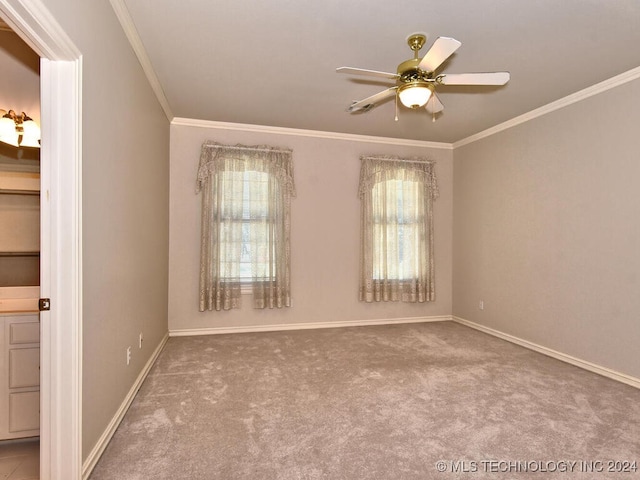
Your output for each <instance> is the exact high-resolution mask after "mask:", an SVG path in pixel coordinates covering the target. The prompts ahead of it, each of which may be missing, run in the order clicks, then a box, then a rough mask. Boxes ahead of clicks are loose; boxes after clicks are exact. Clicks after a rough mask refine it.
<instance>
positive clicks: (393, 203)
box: [359, 157, 438, 302]
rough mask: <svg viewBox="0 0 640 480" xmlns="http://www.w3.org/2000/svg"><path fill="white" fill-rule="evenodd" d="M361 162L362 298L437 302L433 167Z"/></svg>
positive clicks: (414, 161) (421, 162)
mask: <svg viewBox="0 0 640 480" xmlns="http://www.w3.org/2000/svg"><path fill="white" fill-rule="evenodd" d="M360 160H361V168H360V188H359V196H360V200H361V247H360V250H361V252H360V292H359V298H360V300H361V301H365V302H379V301H403V302H429V301H433V300H434V299H435V282H434V262H433V208H432V204H433V200H435V199H436V198H437V197H438V187H437V181H436V175H435V169H434V166H435V164H434V163H433V162H430V161H428V160H426V159H419V158H411V159H403V158H398V157H361V159H360Z"/></svg>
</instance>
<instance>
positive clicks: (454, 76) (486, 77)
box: [436, 72, 511, 85]
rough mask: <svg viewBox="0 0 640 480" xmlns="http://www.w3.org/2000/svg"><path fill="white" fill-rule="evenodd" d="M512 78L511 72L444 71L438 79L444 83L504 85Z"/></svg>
mask: <svg viewBox="0 0 640 480" xmlns="http://www.w3.org/2000/svg"><path fill="white" fill-rule="evenodd" d="M510 78H511V75H510V74H509V72H491V73H446V74H444V73H443V74H442V75H438V76H437V77H436V80H437V81H438V83H440V84H442V85H504V84H505V83H507V82H508V81H509V79H510Z"/></svg>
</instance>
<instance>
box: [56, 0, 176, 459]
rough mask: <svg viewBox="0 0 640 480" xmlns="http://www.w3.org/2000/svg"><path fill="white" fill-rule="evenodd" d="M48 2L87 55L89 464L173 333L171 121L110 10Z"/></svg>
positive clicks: (97, 4)
mask: <svg viewBox="0 0 640 480" xmlns="http://www.w3.org/2000/svg"><path fill="white" fill-rule="evenodd" d="M44 3H45V5H46V7H47V8H48V9H49V10H50V11H51V12H52V13H53V15H54V16H55V18H56V20H57V21H58V22H59V23H60V25H61V26H62V28H63V29H64V30H65V32H66V33H67V34H68V35H69V36H70V38H71V40H72V41H73V42H74V43H75V45H76V46H77V48H78V49H79V50H80V51H81V52H82V55H83V59H82V65H83V70H82V88H83V91H82V147H83V150H82V190H83V191H82V209H83V216H82V241H83V258H82V260H83V272H82V275H83V279H82V289H83V298H82V302H83V312H82V318H83V326H82V328H83V380H82V381H83V404H82V410H83V411H82V422H83V425H82V437H83V456H84V458H86V457H87V455H88V454H89V453H90V452H91V449H92V448H93V447H94V446H95V445H96V442H97V441H98V439H99V437H100V435H102V433H103V432H104V431H105V429H106V428H107V426H108V423H109V422H110V421H111V420H112V418H113V417H114V415H115V413H116V411H117V409H118V408H119V407H120V405H121V403H122V401H123V400H124V399H125V397H126V394H127V393H128V391H129V390H130V388H131V387H132V385H133V384H134V382H135V380H136V378H137V377H138V375H139V373H140V371H141V370H142V368H143V366H144V365H145V363H146V362H147V361H148V360H149V358H150V356H151V354H152V352H153V351H154V349H155V348H156V347H157V346H158V345H159V343H160V341H161V339H162V338H163V336H164V335H165V334H166V332H167V284H168V266H167V258H168V229H169V224H168V221H169V217H168V211H169V206H168V201H169V122H168V120H167V118H166V116H165V115H164V113H163V111H162V109H161V107H160V105H159V104H158V101H157V99H156V97H155V95H154V93H153V91H152V90H151V88H150V86H149V83H148V81H147V79H146V77H145V75H144V73H143V71H142V68H141V67H140V65H139V63H138V61H137V59H136V57H135V55H134V53H133V51H132V50H131V47H130V45H129V43H128V41H127V39H126V37H125V35H124V33H123V31H122V28H121V27H120V24H119V23H118V21H117V19H116V16H115V14H114V12H113V10H112V8H111V5H110V4H109V2H108V1H106V0H99V1H90V2H86V1H81V0H45V2H44ZM139 332H143V333H144V338H145V341H144V343H143V348H142V349H141V350H140V349H138V346H137V345H138V333H139ZM128 346H131V347H132V354H133V355H132V361H131V364H130V365H129V366H127V365H126V349H127V347H128Z"/></svg>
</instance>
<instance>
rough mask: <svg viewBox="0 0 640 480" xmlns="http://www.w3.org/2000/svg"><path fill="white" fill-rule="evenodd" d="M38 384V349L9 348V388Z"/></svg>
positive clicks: (35, 385)
mask: <svg viewBox="0 0 640 480" xmlns="http://www.w3.org/2000/svg"><path fill="white" fill-rule="evenodd" d="M38 385H40V349H39V348H12V349H11V350H9V388H21V387H37V386H38Z"/></svg>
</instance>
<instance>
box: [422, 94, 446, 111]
mask: <svg viewBox="0 0 640 480" xmlns="http://www.w3.org/2000/svg"><path fill="white" fill-rule="evenodd" d="M424 108H426V109H427V112H429V113H440V112H441V111H442V110H444V105H443V104H442V102H441V101H440V99H439V98H438V96H437V95H436V92H433V93H432V94H431V97H430V98H429V101H428V102H427V104H426V105H425V106H424Z"/></svg>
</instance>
